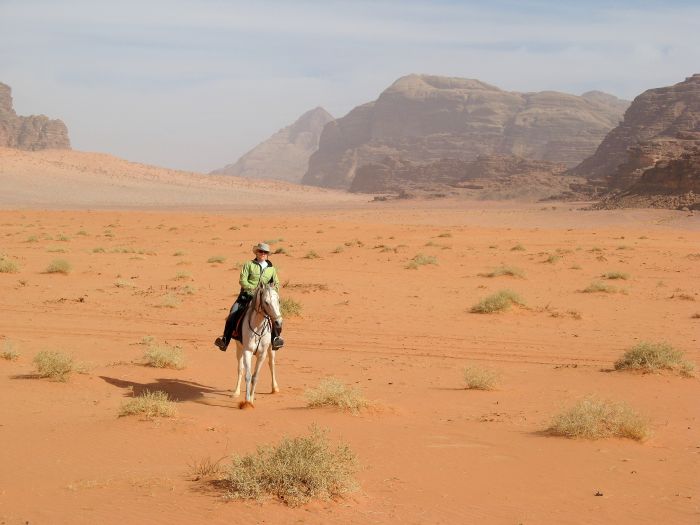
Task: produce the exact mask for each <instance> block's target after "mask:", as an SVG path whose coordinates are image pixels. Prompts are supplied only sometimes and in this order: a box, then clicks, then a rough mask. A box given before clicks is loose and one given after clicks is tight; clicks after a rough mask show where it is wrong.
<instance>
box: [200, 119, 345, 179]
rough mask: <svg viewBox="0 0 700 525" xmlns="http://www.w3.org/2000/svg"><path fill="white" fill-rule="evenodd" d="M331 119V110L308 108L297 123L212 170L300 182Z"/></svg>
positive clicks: (214, 172) (250, 176)
mask: <svg viewBox="0 0 700 525" xmlns="http://www.w3.org/2000/svg"><path fill="white" fill-rule="evenodd" d="M332 120H333V117H332V116H331V114H330V113H328V112H327V111H326V110H325V109H323V108H320V107H319V108H316V109H312V110H311V111H307V112H306V113H304V114H303V115H302V116H301V117H299V119H298V120H297V121H296V122H294V124H292V125H291V126H287V127H286V128H283V129H281V130H279V131H278V132H277V133H275V134H274V135H272V136H271V137H270V138H269V139H267V140H266V141H265V142H261V143H260V144H258V145H257V146H255V147H254V148H253V149H252V150H250V151H249V152H248V153H246V154H245V155H243V156H242V157H241V158H240V159H238V161H237V162H236V163H234V164H229V165H228V166H226V167H224V168H221V169H218V170H215V171H213V172H212V174H217V175H236V176H239V177H249V178H253V179H278V180H284V181H288V182H295V183H298V182H300V181H301V178H302V177H303V176H304V173H305V172H306V168H307V166H308V163H309V157H310V156H311V154H312V153H314V152H315V151H316V150H317V149H318V140H319V137H320V136H321V131H322V130H323V127H324V126H325V125H326V124H327V123H328V122H330V121H332Z"/></svg>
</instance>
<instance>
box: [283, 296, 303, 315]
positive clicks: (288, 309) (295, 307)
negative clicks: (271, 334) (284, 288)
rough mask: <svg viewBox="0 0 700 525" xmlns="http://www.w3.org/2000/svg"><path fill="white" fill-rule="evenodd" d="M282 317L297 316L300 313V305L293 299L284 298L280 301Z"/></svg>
mask: <svg viewBox="0 0 700 525" xmlns="http://www.w3.org/2000/svg"><path fill="white" fill-rule="evenodd" d="M280 310H281V312H282V317H298V316H300V315H301V310H302V306H301V304H300V303H298V302H296V301H295V300H294V299H291V298H285V299H282V300H281V301H280Z"/></svg>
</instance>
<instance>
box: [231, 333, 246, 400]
mask: <svg viewBox="0 0 700 525" xmlns="http://www.w3.org/2000/svg"><path fill="white" fill-rule="evenodd" d="M236 364H237V365H238V368H237V374H236V389H235V390H234V391H233V397H238V396H240V395H241V383H242V382H243V375H244V374H245V364H244V363H243V345H241V343H239V342H238V341H236Z"/></svg>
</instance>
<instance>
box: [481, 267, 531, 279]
mask: <svg viewBox="0 0 700 525" xmlns="http://www.w3.org/2000/svg"><path fill="white" fill-rule="evenodd" d="M478 275H479V277H500V276H502V275H508V276H510V277H525V274H524V273H523V271H522V270H521V269H520V268H516V267H514V266H499V267H498V268H496V269H495V270H494V271H492V272H489V273H480V274H478Z"/></svg>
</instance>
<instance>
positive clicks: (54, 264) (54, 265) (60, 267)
mask: <svg viewBox="0 0 700 525" xmlns="http://www.w3.org/2000/svg"><path fill="white" fill-rule="evenodd" d="M71 269H72V266H71V264H70V263H69V262H68V261H66V260H65V259H54V260H53V261H51V263H50V264H49V265H48V266H47V267H46V270H45V271H46V273H62V274H64V275H67V274H69V273H70V271H71Z"/></svg>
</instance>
